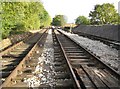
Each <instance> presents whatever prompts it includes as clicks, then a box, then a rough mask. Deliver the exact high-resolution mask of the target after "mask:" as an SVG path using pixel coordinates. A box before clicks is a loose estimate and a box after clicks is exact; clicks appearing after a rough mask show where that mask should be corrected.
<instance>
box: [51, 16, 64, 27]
mask: <svg viewBox="0 0 120 89" xmlns="http://www.w3.org/2000/svg"><path fill="white" fill-rule="evenodd" d="M65 24H66V19H65V16H64V15H56V16H55V17H54V18H53V21H52V25H54V26H64V25H65Z"/></svg>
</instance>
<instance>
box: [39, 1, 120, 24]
mask: <svg viewBox="0 0 120 89" xmlns="http://www.w3.org/2000/svg"><path fill="white" fill-rule="evenodd" d="M41 1H42V2H43V5H44V6H45V9H46V10H47V11H48V13H49V14H50V16H51V17H52V18H53V17H54V16H55V15H58V14H62V15H66V16H67V19H68V23H73V22H74V21H75V19H76V17H78V16H79V15H84V16H86V17H88V16H89V12H90V11H91V10H93V9H94V5H96V4H103V3H113V4H114V6H115V8H116V9H117V10H118V2H119V1H120V0H41Z"/></svg>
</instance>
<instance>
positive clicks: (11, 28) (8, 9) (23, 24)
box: [0, 2, 51, 38]
mask: <svg viewBox="0 0 120 89" xmlns="http://www.w3.org/2000/svg"><path fill="white" fill-rule="evenodd" d="M0 22H1V24H0V25H2V26H0V27H1V28H0V30H2V31H0V32H2V37H3V38H6V37H8V36H9V35H10V34H13V33H14V34H16V33H21V32H25V31H28V30H32V29H39V28H40V27H41V26H43V27H45V26H48V25H50V23H51V18H50V16H49V14H48V12H47V11H46V10H45V9H44V6H43V5H42V3H41V2H0Z"/></svg>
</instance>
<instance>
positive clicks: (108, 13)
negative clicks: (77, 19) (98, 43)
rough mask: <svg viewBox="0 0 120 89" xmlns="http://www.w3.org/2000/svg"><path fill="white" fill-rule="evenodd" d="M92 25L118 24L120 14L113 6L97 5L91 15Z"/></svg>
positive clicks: (106, 4) (107, 4) (108, 4)
mask: <svg viewBox="0 0 120 89" xmlns="http://www.w3.org/2000/svg"><path fill="white" fill-rule="evenodd" d="M89 17H90V22H91V24H118V23H119V22H118V17H119V14H118V13H117V11H116V10H115V7H114V5H113V4H110V3H104V4H102V5H99V4H98V5H95V7H94V10H93V11H90V13H89Z"/></svg>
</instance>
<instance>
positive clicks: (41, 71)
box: [24, 29, 54, 87]
mask: <svg viewBox="0 0 120 89" xmlns="http://www.w3.org/2000/svg"><path fill="white" fill-rule="evenodd" d="M53 59H54V49H53V41H52V30H51V29H50V30H49V32H48V36H47V39H46V42H45V44H44V49H43V52H42V54H41V56H40V57H39V58H38V60H39V62H38V64H37V66H36V69H35V71H34V72H33V75H34V76H32V77H31V78H28V79H25V81H24V82H27V84H28V86H29V87H38V86H40V85H41V84H48V85H50V86H52V82H53V78H52V72H53V71H52V70H53V69H52V68H53V67H52V65H53Z"/></svg>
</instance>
